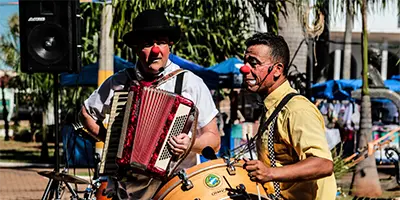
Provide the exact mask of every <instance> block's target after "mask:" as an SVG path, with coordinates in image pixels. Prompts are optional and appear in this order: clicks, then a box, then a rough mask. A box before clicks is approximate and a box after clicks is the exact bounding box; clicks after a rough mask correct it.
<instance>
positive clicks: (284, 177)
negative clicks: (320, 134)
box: [270, 157, 333, 182]
mask: <svg viewBox="0 0 400 200" xmlns="http://www.w3.org/2000/svg"><path fill="white" fill-rule="evenodd" d="M270 173H271V176H272V180H273V181H278V182H293V181H308V180H315V179H319V178H323V177H326V176H330V175H331V174H332V173H333V162H332V161H330V160H328V159H324V158H318V157H309V158H307V159H305V160H302V161H300V162H298V163H295V164H292V165H286V166H283V167H277V168H271V172H270Z"/></svg>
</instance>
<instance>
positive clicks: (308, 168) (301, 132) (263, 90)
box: [244, 33, 336, 200]
mask: <svg viewBox="0 0 400 200" xmlns="http://www.w3.org/2000/svg"><path fill="white" fill-rule="evenodd" d="M246 46H247V49H246V52H245V58H244V63H245V65H246V66H248V67H249V68H250V70H249V71H248V73H245V76H244V83H245V85H246V87H247V89H248V90H249V91H252V92H255V93H258V94H259V95H260V96H261V97H262V98H263V100H264V105H265V108H266V112H265V116H264V117H265V118H264V119H268V118H269V117H270V116H271V114H272V113H273V111H274V110H275V108H276V107H277V106H278V104H279V103H280V102H281V101H282V99H283V98H284V97H285V96H286V95H287V94H290V93H296V90H294V89H293V88H292V87H291V86H290V84H289V82H288V81H287V79H286V75H287V73H288V68H289V66H288V64H289V48H288V45H287V43H286V42H285V40H284V39H283V37H281V36H275V35H272V34H269V33H257V34H255V35H253V36H252V37H251V38H249V39H248V40H247V41H246ZM260 128H261V132H260V134H259V135H258V136H259V137H257V139H256V142H257V143H256V144H257V145H256V146H257V152H258V159H259V160H249V159H245V161H246V164H245V165H244V168H245V169H246V170H247V171H248V172H249V173H248V175H249V176H250V179H251V180H252V181H256V182H258V183H261V184H262V185H263V186H264V188H265V189H266V190H267V193H269V194H274V195H275V196H279V198H280V199H282V198H283V199H300V200H308V199H322V200H330V199H335V196H336V181H335V177H334V174H333V162H332V156H331V153H330V151H329V148H328V144H327V140H326V137H325V125H324V120H323V118H322V115H321V114H320V112H319V110H318V109H317V108H316V107H315V106H314V105H313V104H312V103H311V102H310V101H309V100H308V99H306V98H305V97H303V96H301V95H296V96H294V97H293V98H292V99H291V100H289V102H288V103H287V104H286V105H285V106H284V107H283V108H282V110H281V111H280V112H279V113H278V115H277V116H276V118H275V120H272V123H270V124H269V125H266V126H265V124H264V126H263V123H261V125H260ZM270 130H271V131H270ZM269 135H271V136H272V137H270V138H271V140H270V141H269V140H268V139H269ZM272 138H273V139H272ZM268 144H269V145H268ZM268 146H270V147H271V148H270V149H268Z"/></svg>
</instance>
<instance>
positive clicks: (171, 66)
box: [135, 59, 177, 81]
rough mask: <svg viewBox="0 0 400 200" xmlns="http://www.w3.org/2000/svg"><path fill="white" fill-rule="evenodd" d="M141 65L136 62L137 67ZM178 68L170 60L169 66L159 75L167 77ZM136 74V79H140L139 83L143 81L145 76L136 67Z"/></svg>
mask: <svg viewBox="0 0 400 200" xmlns="http://www.w3.org/2000/svg"><path fill="white" fill-rule="evenodd" d="M138 65H140V62H139V61H138V62H136V66H138ZM176 68H177V66H176V65H175V64H174V63H173V62H172V61H171V60H170V59H168V61H167V64H166V65H165V67H164V71H162V72H161V73H160V74H159V75H162V76H164V75H166V74H169V73H170V72H172V71H173V70H175V69H176ZM135 72H136V77H137V78H138V80H139V81H141V80H143V75H142V74H141V72H140V70H139V69H138V68H137V67H135Z"/></svg>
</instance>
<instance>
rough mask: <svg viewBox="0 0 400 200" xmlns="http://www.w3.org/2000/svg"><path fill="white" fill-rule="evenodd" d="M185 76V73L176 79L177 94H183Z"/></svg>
mask: <svg viewBox="0 0 400 200" xmlns="http://www.w3.org/2000/svg"><path fill="white" fill-rule="evenodd" d="M183 75H185V73H180V74H178V76H177V77H176V82H175V94H179V95H181V94H182V85H183Z"/></svg>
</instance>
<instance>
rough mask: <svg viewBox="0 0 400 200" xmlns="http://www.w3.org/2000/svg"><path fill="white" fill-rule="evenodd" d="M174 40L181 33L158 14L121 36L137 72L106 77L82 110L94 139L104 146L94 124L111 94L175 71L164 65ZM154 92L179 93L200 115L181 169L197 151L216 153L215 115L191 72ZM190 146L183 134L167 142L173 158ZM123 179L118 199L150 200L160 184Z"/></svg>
mask: <svg viewBox="0 0 400 200" xmlns="http://www.w3.org/2000/svg"><path fill="white" fill-rule="evenodd" d="M179 38H180V28H179V27H174V26H170V25H169V22H168V20H167V19H166V17H165V15H164V14H163V13H162V12H159V11H156V10H147V11H144V12H142V13H140V14H139V15H138V16H137V17H136V19H135V21H134V22H133V30H132V31H131V32H129V33H127V34H125V35H124V37H123V40H124V42H125V44H126V45H128V46H129V47H131V48H132V49H133V50H134V52H135V53H136V55H137V56H138V58H139V60H138V62H137V64H136V68H135V69H134V70H132V71H130V70H122V71H119V72H117V73H115V74H114V75H113V76H111V77H109V78H108V79H107V80H106V81H104V83H103V84H102V85H101V86H100V87H99V88H98V89H97V90H95V91H94V92H93V94H92V95H91V96H90V97H89V98H88V99H87V100H85V102H84V105H83V106H82V110H81V113H80V119H81V122H82V124H83V125H84V126H85V128H87V130H88V131H89V132H90V133H91V134H93V136H94V137H96V138H97V139H99V140H103V141H104V138H105V131H104V128H102V127H101V125H99V124H101V123H99V122H102V121H103V120H104V118H105V116H106V114H108V113H109V110H110V101H111V98H112V97H113V94H114V91H115V90H121V89H124V88H126V86H127V83H130V81H131V80H138V81H143V82H147V83H151V82H152V81H154V80H156V79H158V78H159V77H161V76H164V75H166V74H169V73H171V72H173V71H175V70H177V69H179V68H180V67H179V66H178V65H176V64H175V63H173V62H171V61H170V60H169V54H170V50H171V46H172V45H173V44H174V43H176V42H177V41H178V40H179ZM157 88H159V89H163V90H167V91H170V92H176V91H180V93H181V95H182V96H184V97H186V98H188V99H190V100H192V101H193V102H194V103H195V105H196V107H197V108H198V110H199V117H198V124H197V129H198V134H197V137H196V140H195V144H194V145H193V147H192V149H191V152H190V153H189V155H188V156H187V158H186V159H185V160H184V161H183V162H182V164H181V165H180V167H181V168H189V167H192V166H194V165H195V164H196V162H197V156H196V153H197V154H201V151H202V149H204V148H205V147H207V146H210V147H212V148H213V149H214V151H218V149H219V147H220V136H219V133H218V129H217V123H216V119H215V116H216V115H217V113H218V110H217V109H216V107H215V104H214V102H213V100H212V97H211V94H210V91H209V90H208V88H207V86H206V85H205V84H204V82H203V80H202V79H201V78H199V77H198V76H196V75H195V74H193V73H192V72H185V73H184V77H183V79H177V78H176V76H175V77H173V78H170V79H168V81H167V82H165V83H164V84H162V85H159V86H158V87H157ZM189 141H190V139H189V136H188V135H186V134H180V135H178V136H177V137H174V138H172V139H171V140H170V141H169V142H170V144H171V149H172V150H171V151H172V153H173V154H175V155H182V154H183V153H185V152H186V150H187V148H188V145H189ZM124 180H125V181H120V184H119V185H122V186H123V188H126V194H125V192H122V193H121V191H122V190H120V192H119V195H120V197H121V195H122V196H124V195H127V196H129V197H126V198H129V199H149V198H151V197H152V196H153V195H154V193H155V192H156V190H157V189H158V188H159V186H160V185H161V182H160V181H158V180H155V179H151V178H149V177H146V176H144V175H140V174H134V175H132V174H130V175H127V176H126V177H125V178H124ZM121 198H123V197H121Z"/></svg>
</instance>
